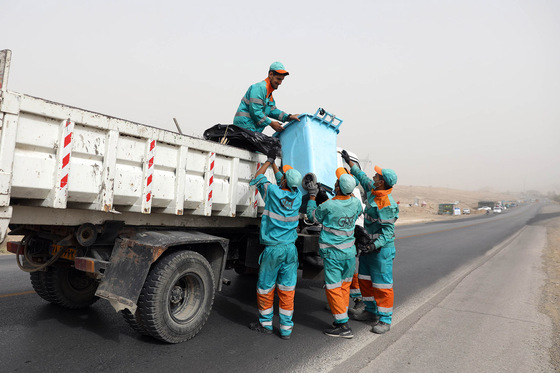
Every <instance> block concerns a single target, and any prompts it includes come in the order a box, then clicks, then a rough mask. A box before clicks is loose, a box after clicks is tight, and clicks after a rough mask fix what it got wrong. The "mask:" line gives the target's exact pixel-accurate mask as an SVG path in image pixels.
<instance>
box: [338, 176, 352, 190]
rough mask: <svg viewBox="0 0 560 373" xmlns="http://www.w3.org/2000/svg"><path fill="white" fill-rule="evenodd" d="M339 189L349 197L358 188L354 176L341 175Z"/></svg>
mask: <svg viewBox="0 0 560 373" xmlns="http://www.w3.org/2000/svg"><path fill="white" fill-rule="evenodd" d="M338 187H339V188H340V191H341V192H342V193H344V194H345V195H348V194H350V193H352V192H353V191H354V188H355V187H356V180H355V179H354V177H353V176H352V175H348V174H343V175H340V178H339V179H338Z"/></svg>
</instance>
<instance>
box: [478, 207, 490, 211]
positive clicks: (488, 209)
mask: <svg viewBox="0 0 560 373" xmlns="http://www.w3.org/2000/svg"><path fill="white" fill-rule="evenodd" d="M477 210H478V211H481V210H486V211H491V210H492V208H490V207H488V206H482V207H479V208H478V209H477Z"/></svg>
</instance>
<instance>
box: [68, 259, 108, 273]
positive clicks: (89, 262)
mask: <svg viewBox="0 0 560 373" xmlns="http://www.w3.org/2000/svg"><path fill="white" fill-rule="evenodd" d="M108 266H109V262H107V261H105V260H101V259H94V258H88V257H86V256H78V257H76V258H75V259H74V268H76V269H77V270H79V271H84V272H87V273H94V274H96V275H101V276H102V275H104V274H105V269H107V267H108Z"/></svg>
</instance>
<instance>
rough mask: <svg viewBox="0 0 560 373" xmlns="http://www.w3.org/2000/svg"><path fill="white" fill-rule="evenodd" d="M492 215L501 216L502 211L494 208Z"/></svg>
mask: <svg viewBox="0 0 560 373" xmlns="http://www.w3.org/2000/svg"><path fill="white" fill-rule="evenodd" d="M493 212H494V214H501V213H502V209H501V208H499V207H494V211H493Z"/></svg>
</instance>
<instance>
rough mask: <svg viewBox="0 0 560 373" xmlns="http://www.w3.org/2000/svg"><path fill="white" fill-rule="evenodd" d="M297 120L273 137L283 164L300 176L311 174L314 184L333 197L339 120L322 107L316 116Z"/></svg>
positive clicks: (305, 115) (302, 116)
mask: <svg viewBox="0 0 560 373" xmlns="http://www.w3.org/2000/svg"><path fill="white" fill-rule="evenodd" d="M299 120H300V121H299V122H298V121H291V122H289V123H288V124H286V125H285V126H284V131H282V132H278V133H275V134H274V136H275V137H278V138H279V139H280V143H281V145H282V163H283V164H289V165H290V166H292V167H294V168H295V169H296V170H298V171H299V172H301V174H302V175H305V174H307V173H308V172H313V173H314V174H315V175H316V176H317V182H318V183H320V184H323V185H324V186H325V187H326V189H327V191H330V192H331V193H332V195H334V190H333V188H334V184H335V183H336V173H335V172H336V169H337V166H338V160H337V152H336V136H337V135H338V132H339V129H338V128H339V127H340V125H341V124H342V120H341V119H340V118H338V117H336V116H335V115H332V114H330V113H328V112H326V111H324V110H323V109H321V108H319V109H317V112H316V113H315V115H311V114H301V115H300V116H299ZM335 121H337V122H336V123H335Z"/></svg>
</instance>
